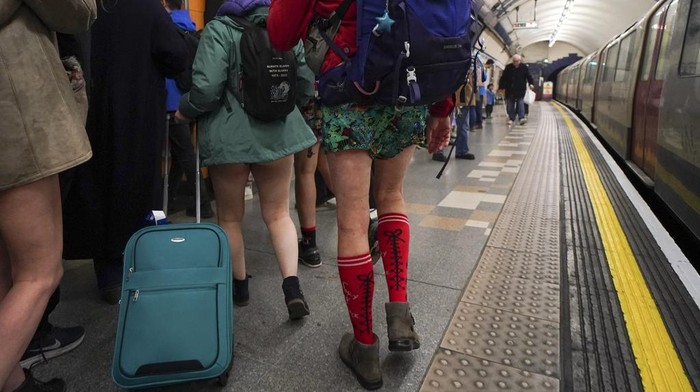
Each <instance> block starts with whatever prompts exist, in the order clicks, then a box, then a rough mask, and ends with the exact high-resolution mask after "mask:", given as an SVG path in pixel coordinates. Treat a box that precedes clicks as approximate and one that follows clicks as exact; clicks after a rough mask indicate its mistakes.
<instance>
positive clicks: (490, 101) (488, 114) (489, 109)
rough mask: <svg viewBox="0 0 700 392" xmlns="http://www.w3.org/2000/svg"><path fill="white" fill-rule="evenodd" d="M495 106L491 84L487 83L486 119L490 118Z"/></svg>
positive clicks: (494, 94)
mask: <svg viewBox="0 0 700 392" xmlns="http://www.w3.org/2000/svg"><path fill="white" fill-rule="evenodd" d="M495 104H496V93H495V92H494V91H493V83H489V85H488V87H487V89H486V118H491V113H493V105H495Z"/></svg>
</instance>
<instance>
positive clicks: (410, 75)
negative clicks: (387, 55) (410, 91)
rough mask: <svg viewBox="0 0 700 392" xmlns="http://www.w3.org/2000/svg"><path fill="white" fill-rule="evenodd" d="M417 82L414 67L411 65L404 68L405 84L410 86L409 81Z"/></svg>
mask: <svg viewBox="0 0 700 392" xmlns="http://www.w3.org/2000/svg"><path fill="white" fill-rule="evenodd" d="M417 82H418V76H416V69H415V68H414V67H413V66H411V67H408V68H406V84H408V85H409V86H410V85H411V83H417Z"/></svg>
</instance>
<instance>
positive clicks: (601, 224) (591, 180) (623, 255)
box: [554, 104, 693, 392]
mask: <svg viewBox="0 0 700 392" xmlns="http://www.w3.org/2000/svg"><path fill="white" fill-rule="evenodd" d="M554 106H555V107H556V108H557V110H559V112H560V113H561V114H562V116H563V117H564V121H566V125H567V126H568V127H569V131H570V133H571V137H572V139H573V141H574V146H575V148H576V151H577V153H578V160H579V163H580V164H581V169H582V171H583V177H584V180H585V181H586V187H587V188H588V193H589V196H590V198H591V204H593V211H594V213H595V218H596V222H597V224H598V231H599V232H600V236H601V238H602V240H603V247H604V249H605V255H606V257H607V259H608V266H609V267H610V273H611V274H612V278H613V283H614V284H615V290H616V291H617V293H618V296H619V298H620V305H621V306H622V314H623V316H624V318H625V324H626V325H627V331H628V333H629V337H630V343H631V344H632V351H633V352H634V357H635V360H636V361H637V366H638V367H639V373H640V375H641V378H642V385H643V386H644V390H645V391H663V392H682V391H692V390H693V388H692V387H691V385H690V380H689V379H688V376H687V375H686V373H685V370H683V365H682V364H681V360H680V358H679V357H678V353H677V352H676V349H675V347H674V346H673V342H672V341H671V336H670V335H669V333H668V331H667V330H666V325H664V322H663V319H662V317H661V313H659V309H658V308H657V307H656V302H654V298H653V297H652V295H651V293H650V292H649V288H648V287H647V284H646V281H645V280H644V276H643V275H642V271H641V270H640V269H639V265H638V264H637V260H636V259H635V257H634V255H633V254H632V249H631V247H630V244H629V242H628V241H627V237H626V236H625V232H624V231H623V230H622V226H621V225H620V222H619V220H618V219H617V215H616V214H615V210H614V209H613V206H612V203H611V202H610V199H609V198H608V194H607V193H606V191H605V188H604V187H603V183H602V181H601V180H600V176H599V175H598V171H597V170H596V167H595V165H594V164H593V160H592V159H591V156H590V155H589V153H588V150H587V149H586V147H585V146H584V144H583V140H582V139H581V136H580V135H579V133H578V132H577V131H576V126H575V125H574V123H573V121H571V119H570V118H569V116H568V115H567V114H566V113H565V112H564V110H562V108H561V107H560V106H559V105H558V104H555V105H554Z"/></svg>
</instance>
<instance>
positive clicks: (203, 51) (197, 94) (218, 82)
mask: <svg viewBox="0 0 700 392" xmlns="http://www.w3.org/2000/svg"><path fill="white" fill-rule="evenodd" d="M235 54H236V48H235V46H234V45H233V39H232V38H231V33H230V31H229V29H228V28H226V27H225V26H224V25H223V23H221V22H219V21H216V20H214V21H212V22H209V23H207V25H206V27H205V28H204V32H203V33H202V38H201V40H200V41H199V46H198V47H197V56H196V57H195V58H194V63H193V64H192V89H191V90H190V91H189V92H188V93H186V94H184V95H183V96H182V98H181V99H180V112H181V113H182V114H183V115H184V116H186V117H188V118H196V117H199V116H201V115H202V114H205V113H207V112H209V111H212V110H214V109H216V108H218V107H219V105H221V97H222V96H223V95H224V94H225V93H226V83H227V82H228V76H229V68H230V67H233V66H235V62H236V61H237V60H236V58H235Z"/></svg>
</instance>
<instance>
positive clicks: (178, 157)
mask: <svg viewBox="0 0 700 392" xmlns="http://www.w3.org/2000/svg"><path fill="white" fill-rule="evenodd" d="M164 6H165V10H166V11H168V13H169V14H170V18H171V19H172V20H173V23H175V25H176V26H177V27H178V28H179V29H180V31H181V33H182V34H193V35H194V34H195V33H196V31H197V26H196V25H195V23H194V22H193V21H192V18H191V17H190V12H189V11H188V10H184V9H182V0H164ZM178 39H181V38H178ZM195 42H196V41H195ZM188 50H192V48H188ZM188 65H191V64H188ZM184 72H189V74H188V75H189V77H188V78H184V79H187V80H191V73H192V69H191V68H189V67H188V69H186V70H185V71H184ZM183 87H184V86H183ZM187 87H188V88H189V86H187ZM165 88H166V89H167V90H168V96H167V98H166V101H165V102H166V103H165V109H166V110H167V111H168V113H169V114H170V120H169V121H170V124H168V125H169V132H168V133H169V144H170V152H171V153H172V157H173V160H172V167H171V171H170V175H169V184H168V191H169V192H168V197H169V198H170V201H169V202H168V208H169V209H174V208H173V207H174V206H173V204H174V201H175V198H176V197H177V195H178V191H179V189H178V188H179V185H180V183H181V182H182V181H181V180H182V174H183V173H184V175H185V178H186V180H187V182H186V184H187V192H188V193H191V194H194V192H195V181H196V176H197V166H196V159H197V156H196V155H195V152H194V146H193V145H192V124H185V123H182V124H179V123H177V122H175V117H174V116H173V115H174V114H175V112H176V111H177V108H178V106H179V105H180V97H181V96H182V93H183V92H184V91H183V89H182V88H181V87H180V86H179V85H178V82H177V81H176V79H170V78H166V79H165ZM200 184H201V185H200V192H201V201H200V216H201V218H203V219H207V218H211V217H212V216H214V211H212V209H211V200H210V197H209V192H208V191H207V187H206V186H204V181H203V180H202V181H200ZM195 203H196V201H193V204H192V205H190V206H188V207H186V209H185V213H186V214H187V216H195V212H196V208H197V206H196V205H195ZM166 212H167V211H166Z"/></svg>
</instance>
